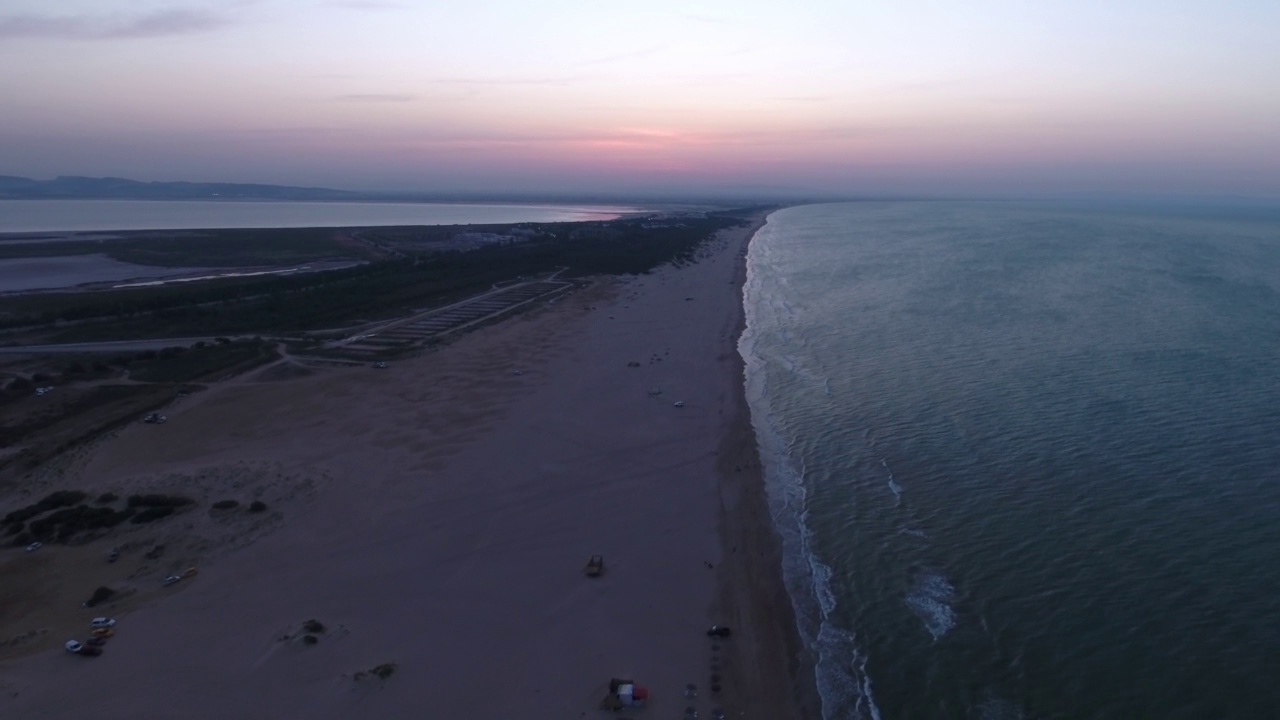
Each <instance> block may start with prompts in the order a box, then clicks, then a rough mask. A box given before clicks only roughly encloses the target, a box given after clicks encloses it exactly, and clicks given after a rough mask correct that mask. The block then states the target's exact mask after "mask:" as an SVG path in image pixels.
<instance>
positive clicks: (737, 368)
mask: <svg viewBox="0 0 1280 720" xmlns="http://www.w3.org/2000/svg"><path fill="white" fill-rule="evenodd" d="M772 212H773V211H770V213H769V214H771V213H772ZM767 222H768V214H766V216H765V218H764V219H762V220H761V221H760V222H758V223H757V224H755V226H754V227H752V228H751V231H750V236H749V237H748V239H747V242H746V244H744V246H743V250H742V253H741V255H740V257H739V263H738V269H737V272H736V274H735V277H734V284H735V285H736V286H737V295H738V298H739V303H738V306H737V308H738V309H737V315H736V317H735V321H734V322H735V326H734V332H733V333H732V352H731V355H732V361H731V365H732V369H731V371H730V372H731V373H732V375H733V378H734V381H735V387H736V392H735V393H734V397H733V399H732V409H731V411H730V412H731V413H732V416H731V419H730V420H729V422H728V424H727V426H726V428H725V434H724V437H723V439H722V440H721V443H720V447H719V450H718V455H719V462H718V471H719V474H720V495H721V506H720V536H721V543H722V546H723V548H722V550H723V554H722V556H721V570H720V572H718V573H717V581H718V582H717V584H718V587H717V593H716V603H715V614H716V616H717V617H724V618H726V619H725V620H724V622H725V623H726V624H730V626H731V627H732V626H733V625H734V624H736V625H739V626H742V627H747V628H751V630H752V633H753V638H752V642H751V644H750V645H748V646H747V647H746V648H738V649H739V650H740V651H741V652H739V653H738V654H737V656H735V657H733V658H732V659H733V661H734V662H733V663H732V664H729V663H726V664H725V669H726V672H727V673H728V675H729V677H730V679H731V680H733V682H734V687H736V688H739V693H740V695H739V696H738V697H735V698H734V703H733V704H730V705H728V706H727V707H726V710H727V711H729V712H728V717H743V716H745V717H752V716H759V715H764V716H765V717H770V718H795V719H796V720H820V719H821V717H822V712H821V698H820V697H819V695H818V690H817V683H816V669H815V663H814V659H813V658H812V657H810V654H809V651H808V650H807V649H806V648H805V646H804V641H803V639H802V638H801V636H800V630H799V627H798V626H797V624H796V616H795V606H794V602H793V600H792V598H791V595H790V594H789V593H788V591H787V587H786V582H785V579H784V577H783V566H782V562H783V558H782V538H781V535H780V534H779V532H778V529H777V527H776V525H775V521H774V518H773V514H772V512H771V510H770V507H769V497H768V489H767V487H766V485H765V482H766V480H765V475H764V467H763V464H762V462H761V458H760V448H759V444H758V441H757V439H756V434H755V428H754V426H753V424H752V420H751V408H750V405H749V403H748V401H747V396H746V363H745V361H744V359H743V357H742V355H741V352H740V351H739V348H738V343H739V341H740V339H741V337H742V334H743V332H744V331H745V329H746V311H745V305H744V304H745V302H746V272H747V254H748V252H749V248H750V243H751V242H752V241H753V240H754V238H755V235H756V233H757V232H758V231H759V230H760V229H761V228H762V227H764V225H765V224H766V223H767Z"/></svg>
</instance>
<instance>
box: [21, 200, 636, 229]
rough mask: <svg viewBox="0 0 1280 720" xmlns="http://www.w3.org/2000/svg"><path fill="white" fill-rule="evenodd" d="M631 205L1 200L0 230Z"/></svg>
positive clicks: (231, 224)
mask: <svg viewBox="0 0 1280 720" xmlns="http://www.w3.org/2000/svg"><path fill="white" fill-rule="evenodd" d="M635 210H636V209H635V208H631V207H618V206H603V205H601V206H595V205H514V204H512V205H503V204H479V203H472V204H466V203H369V202H350V203H347V202H245V201H234V200H225V201H180V200H173V201H159V200H0V233H30V232H69V231H81V232H83V231H93V230H184V229H185V230H191V229H216V228H220V229H225V228H293V227H373V226H382V227H386V226H393V225H470V224H488V223H518V222H577V221H585V220H610V219H612V218H615V217H618V216H619V215H621V214H623V213H628V212H635Z"/></svg>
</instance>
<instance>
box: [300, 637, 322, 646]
mask: <svg viewBox="0 0 1280 720" xmlns="http://www.w3.org/2000/svg"><path fill="white" fill-rule="evenodd" d="M302 642H303V644H305V645H315V644H316V643H318V642H320V638H318V637H316V636H315V635H303V636H302Z"/></svg>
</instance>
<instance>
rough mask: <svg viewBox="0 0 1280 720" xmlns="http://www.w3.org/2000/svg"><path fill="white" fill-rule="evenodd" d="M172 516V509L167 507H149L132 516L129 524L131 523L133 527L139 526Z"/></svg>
mask: <svg viewBox="0 0 1280 720" xmlns="http://www.w3.org/2000/svg"><path fill="white" fill-rule="evenodd" d="M172 514H173V508H172V507H170V506H167V505H165V506H160V507H149V508H147V509H146V510H143V511H142V512H140V513H138V514H137V515H134V516H133V519H132V520H130V521H129V522H132V523H133V524H134V525H141V524H142V523H149V522H151V521H153V520H159V519H161V518H166V517H169V516H170V515H172Z"/></svg>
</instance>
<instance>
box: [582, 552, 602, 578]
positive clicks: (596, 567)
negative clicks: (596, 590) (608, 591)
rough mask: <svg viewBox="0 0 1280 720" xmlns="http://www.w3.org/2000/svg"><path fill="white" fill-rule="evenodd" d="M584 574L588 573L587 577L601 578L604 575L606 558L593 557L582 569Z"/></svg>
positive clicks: (600, 556)
mask: <svg viewBox="0 0 1280 720" xmlns="http://www.w3.org/2000/svg"><path fill="white" fill-rule="evenodd" d="M582 572H584V573H586V574H587V577H600V576H601V575H603V574H604V556H603V555H592V556H591V558H590V559H589V560H587V565H586V567H584V568H582Z"/></svg>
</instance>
